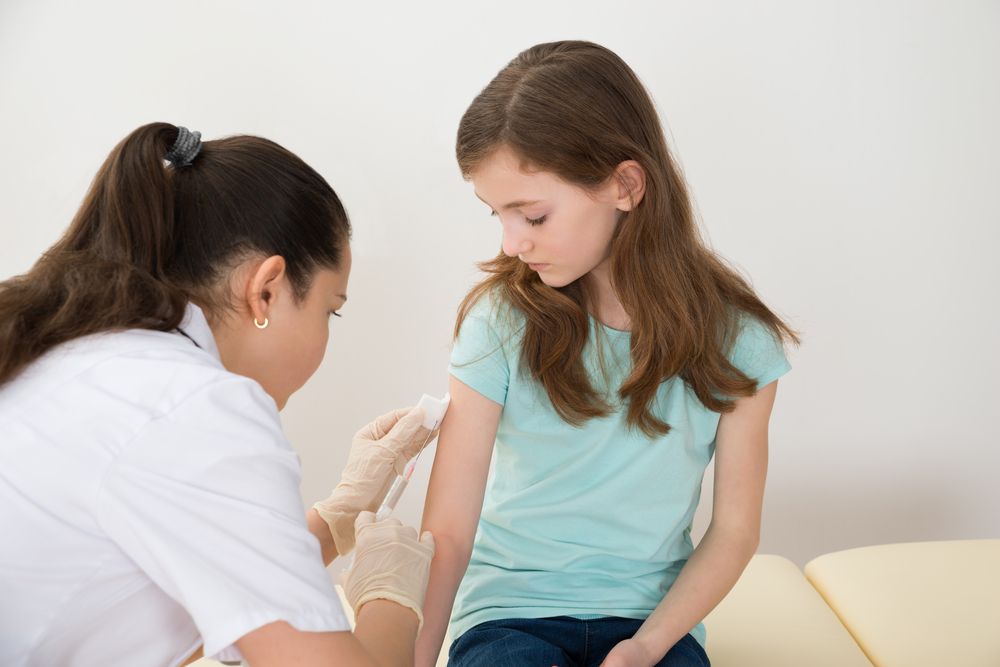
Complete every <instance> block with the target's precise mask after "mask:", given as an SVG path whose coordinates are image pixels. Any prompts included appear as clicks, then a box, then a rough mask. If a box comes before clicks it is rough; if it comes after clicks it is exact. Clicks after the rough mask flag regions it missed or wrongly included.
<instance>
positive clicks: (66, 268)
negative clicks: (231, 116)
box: [0, 123, 350, 386]
mask: <svg viewBox="0 0 1000 667" xmlns="http://www.w3.org/2000/svg"><path fill="white" fill-rule="evenodd" d="M177 136H178V129H177V127H175V126H173V125H170V124H168V123H151V124H149V125H144V126H142V127H140V128H138V129H136V130H135V131H133V132H132V133H131V134H129V135H128V136H127V137H125V139H123V140H122V141H121V143H119V144H118V146H116V147H115V149H114V150H113V151H112V152H111V154H110V155H109V156H108V158H107V160H105V162H104V164H103V166H102V167H101V168H100V170H99V171H98V173H97V176H96V177H95V178H94V182H93V184H92V185H91V187H90V191H89V192H88V193H87V196H86V198H85V199H84V201H83V204H82V205H81V207H80V210H79V212H78V213H77V214H76V217H75V218H74V219H73V222H72V224H71V225H70V227H69V229H68V230H67V231H66V233H65V234H64V235H63V237H62V238H61V239H60V240H59V241H58V242H57V243H56V244H55V245H53V246H52V247H51V248H49V249H48V250H47V251H46V252H45V253H44V254H43V255H42V257H41V258H40V259H39V260H38V261H37V262H36V263H35V265H34V266H33V267H32V268H31V269H30V270H29V271H28V272H27V273H26V274H24V275H20V276H15V277H13V278H10V279H8V280H6V281H3V282H0V386H2V385H3V384H4V383H6V382H8V381H10V380H12V379H13V378H14V377H16V376H17V375H18V374H19V373H20V372H21V371H22V370H24V368H25V367H27V366H28V365H29V364H31V362H33V361H34V360H36V359H38V358H39V357H40V356H42V355H43V354H45V352H47V351H48V350H50V349H51V348H53V347H55V346H56V345H59V344H61V343H65V342H67V341H70V340H73V339H76V338H80V337H82V336H86V335H89V334H93V333H98V332H101V331H108V330H116V329H129V328H142V329H156V330H160V331H170V330H172V329H174V328H176V327H177V326H178V324H180V322H181V320H182V319H183V316H184V309H185V307H186V305H187V302H188V301H189V300H194V301H195V302H196V303H199V305H202V306H203V307H205V308H206V309H207V310H208V312H207V314H208V315H209V317H210V318H211V317H212V315H213V313H214V314H215V315H218V314H219V312H218V311H219V310H220V309H221V308H223V307H224V306H225V304H226V302H227V300H228V299H227V296H228V295H227V294H225V291H224V290H223V289H220V286H221V285H223V284H224V283H225V280H224V279H225V278H226V277H228V272H229V271H230V270H231V269H232V268H233V266H234V263H235V262H237V261H238V260H240V259H243V258H246V257H251V256H254V255H263V256H270V255H281V256H282V257H284V258H285V266H286V270H287V272H288V278H289V281H290V282H291V284H292V287H293V289H294V290H295V294H296V296H297V297H299V298H301V297H302V296H304V295H305V293H306V291H307V290H308V288H309V284H310V280H311V278H312V276H313V274H314V270H315V269H316V268H320V267H328V268H336V267H337V266H339V263H340V260H341V257H342V254H343V248H344V246H345V245H346V244H347V243H348V239H349V236H350V223H349V221H348V218H347V214H346V212H345V211H344V208H343V206H342V205H341V203H340V200H339V199H338V198H337V195H336V193H334V191H333V189H332V188H331V187H330V185H329V184H328V183H327V182H326V181H325V180H323V177H321V176H320V175H319V174H317V173H316V172H315V171H314V170H313V169H312V168H311V167H309V166H308V165H307V164H306V163H305V162H303V161H302V160H301V159H299V158H298V157H297V156H295V155H294V154H293V153H291V152H289V151H288V150H286V149H284V148H282V147H281V146H279V145H278V144H276V143H274V142H272V141H268V140H267V139H262V138H260V137H252V136H236V137H229V138H226V139H220V140H216V141H206V142H205V143H204V144H202V147H201V151H200V153H199V154H198V155H197V157H195V159H194V161H193V163H192V164H191V165H190V166H186V167H179V168H175V167H173V166H172V165H168V164H166V163H165V162H164V156H165V155H166V154H167V152H168V150H169V149H170V148H171V146H172V145H173V143H174V141H175V140H176V138H177Z"/></svg>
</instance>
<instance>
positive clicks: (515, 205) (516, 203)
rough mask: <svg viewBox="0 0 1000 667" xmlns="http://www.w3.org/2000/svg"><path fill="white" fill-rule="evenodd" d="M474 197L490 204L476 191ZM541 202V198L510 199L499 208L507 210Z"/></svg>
mask: <svg viewBox="0 0 1000 667" xmlns="http://www.w3.org/2000/svg"><path fill="white" fill-rule="evenodd" d="M476 197H477V198H478V199H479V201H481V202H483V203H484V204H486V205H487V206H489V205H490V204H489V202H487V201H486V200H485V199H483V198H482V197H480V196H479V193H478V192H477V193H476ZM541 202H542V200H541V199H536V200H534V201H523V200H518V201H512V202H511V203H509V204H506V205H504V206H502V207H501V210H504V211H509V210H510V209H512V208H521V207H523V206H531V205H532V204H539V203H541ZM490 208H493V207H492V206H490Z"/></svg>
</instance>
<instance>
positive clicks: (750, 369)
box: [730, 316, 792, 389]
mask: <svg viewBox="0 0 1000 667" xmlns="http://www.w3.org/2000/svg"><path fill="white" fill-rule="evenodd" d="M730 361H731V362H732V364H733V365H734V366H736V368H738V369H740V372H742V373H743V374H744V375H746V376H747V377H748V378H750V379H751V380H756V381H757V388H758V389H761V388H763V387H766V386H767V385H769V384H771V383H772V382H774V381H775V380H777V379H778V378H779V377H781V376H782V375H784V374H785V373H787V372H788V371H790V370H791V368H792V365H791V364H789V363H788V359H787V358H786V357H785V350H784V346H783V345H782V343H781V340H780V339H779V338H778V337H777V336H775V335H774V332H773V331H771V329H770V328H769V327H767V326H765V325H764V324H763V323H762V322H761V321H760V320H758V319H757V318H754V317H749V316H744V317H743V318H742V320H741V323H740V332H739V335H738V336H737V338H736V343H735V344H734V345H733V350H732V353H731V354H730Z"/></svg>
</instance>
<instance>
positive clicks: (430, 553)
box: [343, 512, 434, 632]
mask: <svg viewBox="0 0 1000 667" xmlns="http://www.w3.org/2000/svg"><path fill="white" fill-rule="evenodd" d="M355 525H356V526H357V540H358V551H357V553H356V554H354V563H353V564H352V565H351V569H350V570H348V571H347V574H346V576H345V578H344V584H343V585H344V596H345V597H346V598H347V601H348V602H349V603H350V604H351V608H352V609H354V617H355V618H357V617H358V613H359V612H360V611H361V606H362V605H364V604H365V603H366V602H371V601H372V600H392V601H393V602H395V603H397V604H401V605H403V606H404V607H409V608H410V609H412V610H413V611H414V612H416V614H417V632H420V628H421V627H423V624H424V614H423V611H422V609H423V606H424V593H426V592H427V578H428V577H429V576H430V568H431V559H432V558H433V557H434V537H433V536H432V535H431V534H430V533H428V532H425V533H424V534H423V535H421V536H420V539H419V540H417V531H415V530H413V529H412V528H409V527H407V526H404V525H403V524H401V523H400V522H399V520H398V519H392V518H389V519H383V520H382V521H375V515H374V514H373V513H371V512H362V513H361V514H359V515H358V520H357V522H356V524H355Z"/></svg>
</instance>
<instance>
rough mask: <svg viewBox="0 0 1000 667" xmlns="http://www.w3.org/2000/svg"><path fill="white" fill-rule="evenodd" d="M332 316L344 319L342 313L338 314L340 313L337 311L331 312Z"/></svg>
mask: <svg viewBox="0 0 1000 667" xmlns="http://www.w3.org/2000/svg"><path fill="white" fill-rule="evenodd" d="M330 314H331V315H332V316H334V317H343V315H341V314H340V313H338V312H337V311H335V310H331V311H330Z"/></svg>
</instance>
